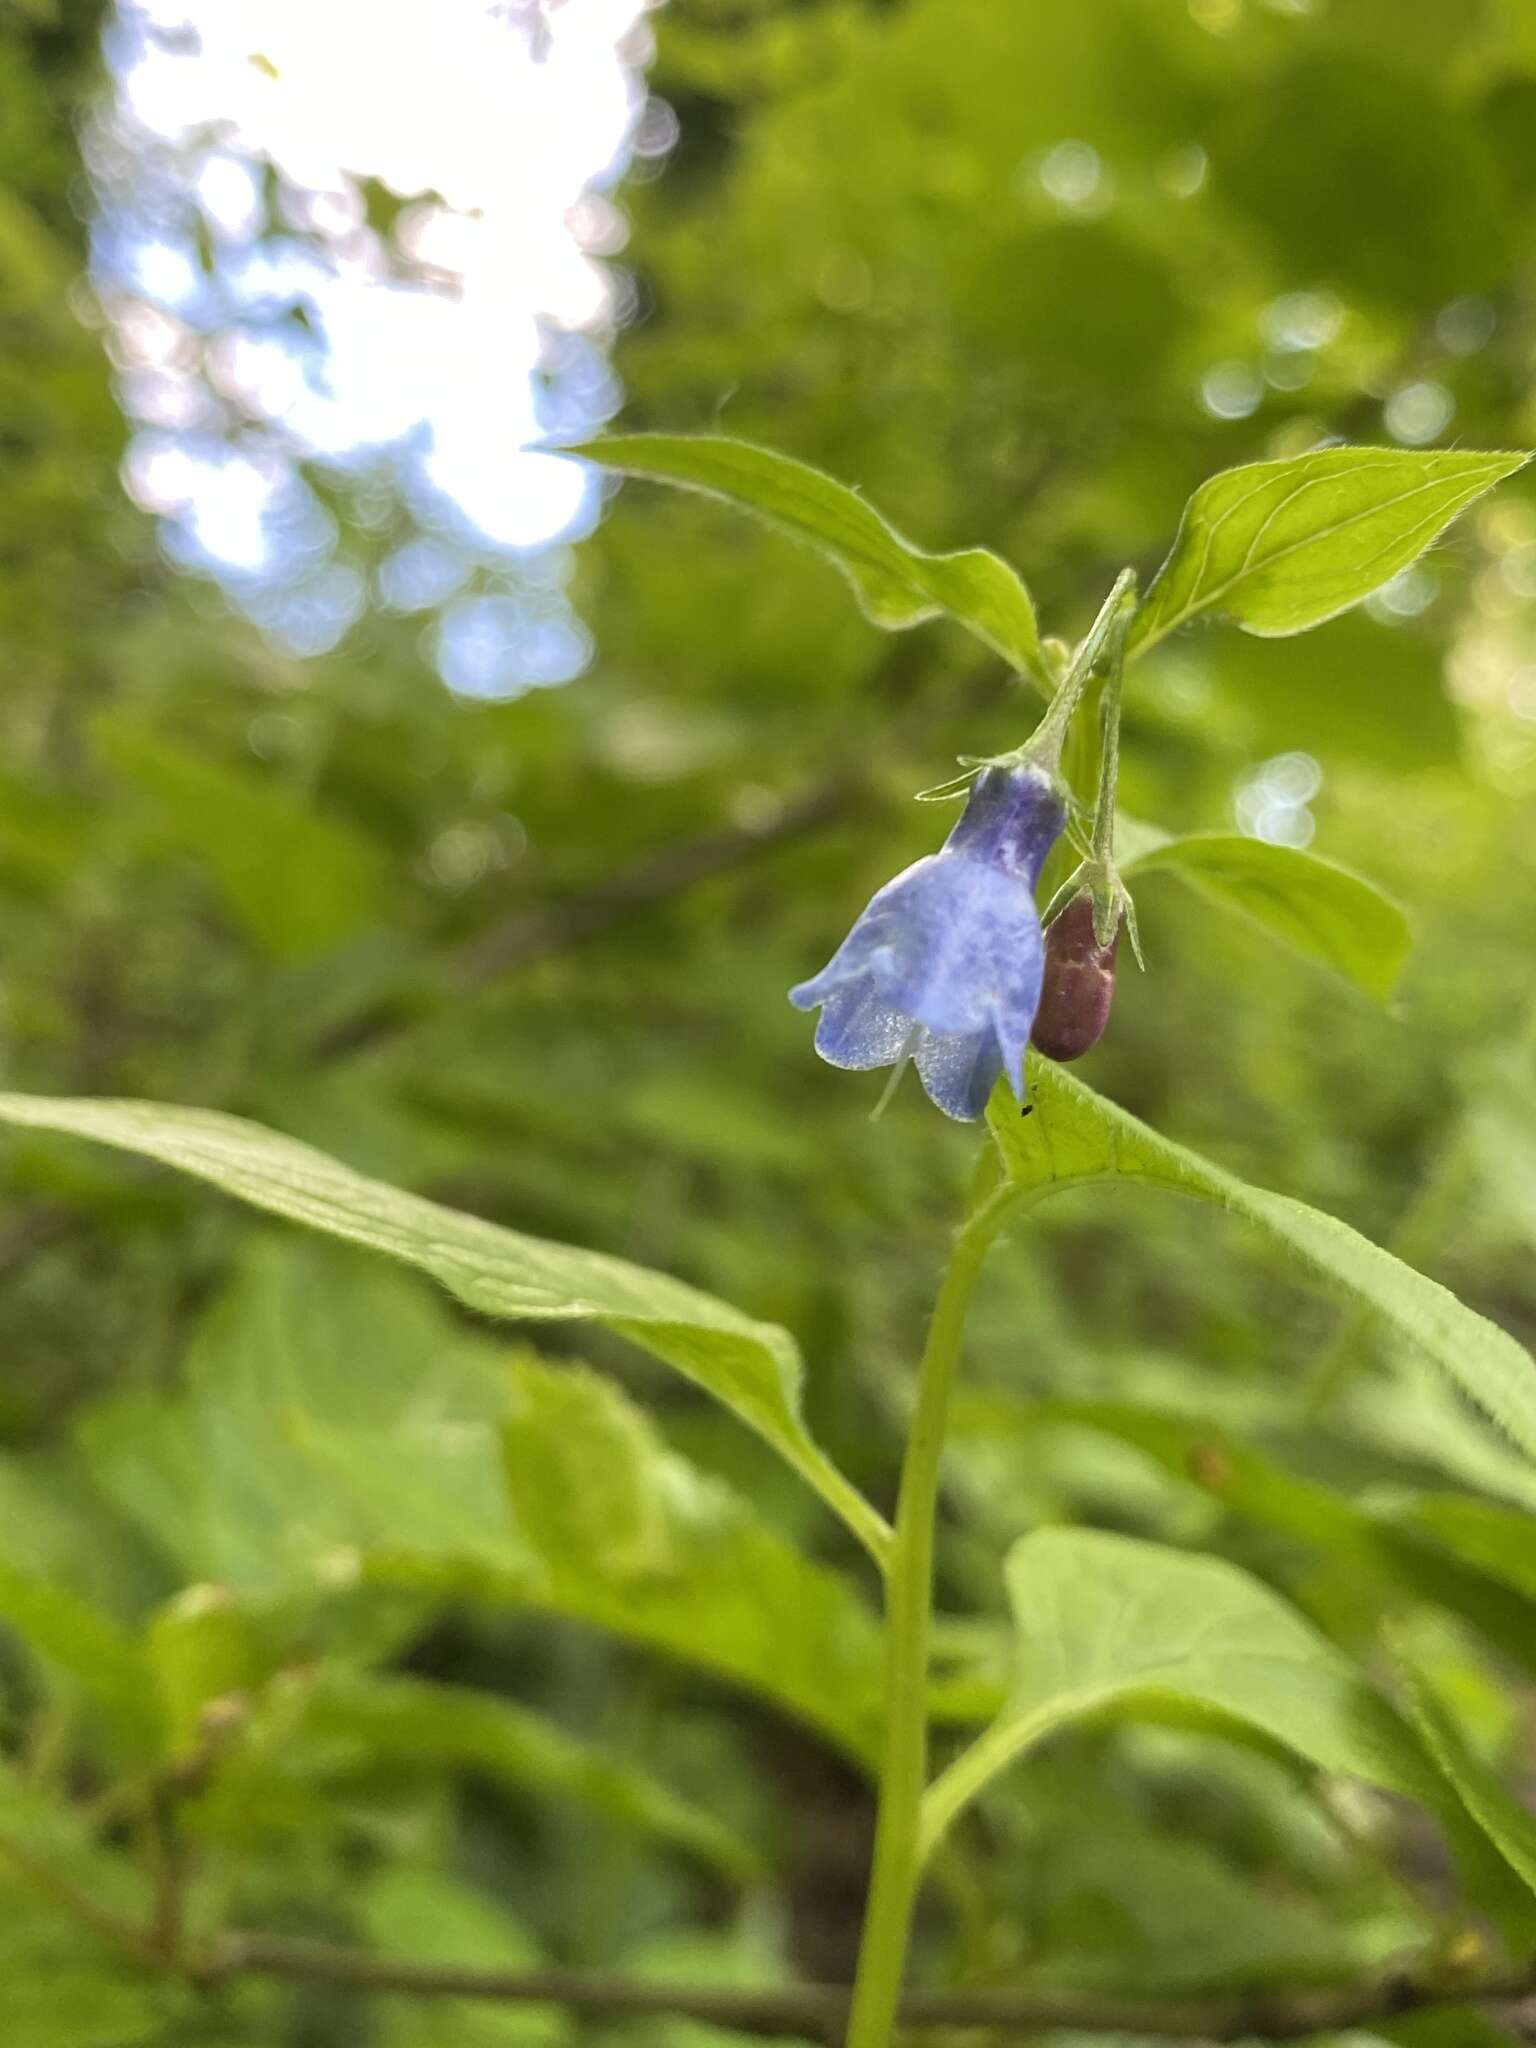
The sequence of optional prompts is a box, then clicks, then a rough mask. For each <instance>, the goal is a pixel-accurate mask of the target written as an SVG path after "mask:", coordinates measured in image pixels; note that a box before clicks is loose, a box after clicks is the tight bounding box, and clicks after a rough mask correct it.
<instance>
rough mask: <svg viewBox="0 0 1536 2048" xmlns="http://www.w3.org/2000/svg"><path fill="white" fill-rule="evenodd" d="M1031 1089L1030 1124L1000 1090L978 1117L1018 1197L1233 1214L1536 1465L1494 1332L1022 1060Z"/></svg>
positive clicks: (1344, 1231) (1376, 1259)
mask: <svg viewBox="0 0 1536 2048" xmlns="http://www.w3.org/2000/svg"><path fill="white" fill-rule="evenodd" d="M1030 1081H1031V1093H1032V1099H1033V1101H1034V1104H1035V1113H1034V1114H1033V1115H1032V1116H1028V1117H1021V1116H1020V1115H1019V1106H1018V1104H1017V1102H1015V1101H1014V1099H1013V1096H1012V1094H1011V1093H1010V1091H1009V1090H1008V1089H1007V1088H1006V1087H1005V1086H1002V1085H1000V1086H999V1088H998V1089H997V1091H996V1093H995V1094H994V1096H993V1099H992V1104H991V1107H990V1109H989V1111H988V1116H989V1120H990V1122H991V1125H992V1130H993V1134H994V1136H995V1137H996V1139H997V1143H998V1147H999V1150H1000V1151H1001V1153H1002V1157H1003V1162H1004V1165H1005V1167H1006V1170H1007V1172H1008V1175H1009V1177H1010V1180H1011V1181H1012V1183H1013V1186H1014V1188H1015V1190H1016V1191H1017V1193H1018V1194H1019V1195H1020V1196H1021V1197H1026V1196H1036V1197H1038V1196H1041V1195H1044V1194H1047V1193H1051V1192H1054V1191H1057V1190H1059V1189H1062V1188H1068V1187H1081V1186H1084V1185H1087V1184H1089V1183H1092V1182H1095V1181H1109V1180H1117V1181H1125V1182H1128V1183H1137V1182H1139V1183H1142V1184H1144V1185H1146V1186H1149V1187H1157V1188H1165V1189H1167V1190H1168V1191H1169V1192H1170V1193H1173V1194H1180V1195H1192V1196H1194V1197H1195V1198H1196V1199H1198V1200H1200V1201H1204V1202H1212V1203H1215V1204H1216V1206H1217V1207H1218V1208H1222V1209H1226V1210H1228V1211H1229V1212H1230V1213H1232V1214H1233V1215H1236V1216H1241V1217H1243V1218H1244V1219H1245V1220H1246V1221H1247V1222H1249V1223H1252V1224H1255V1225H1256V1226H1257V1227H1258V1228H1259V1229H1260V1230H1261V1231H1263V1233H1264V1234H1265V1236H1266V1237H1268V1238H1269V1239H1270V1240H1271V1242H1272V1243H1273V1244H1275V1245H1276V1246H1278V1248H1279V1249H1280V1250H1281V1251H1283V1252H1284V1253H1285V1254H1286V1255H1287V1256H1288V1257H1289V1258H1292V1259H1294V1260H1296V1261H1297V1262H1298V1264H1300V1265H1301V1266H1303V1267H1304V1268H1305V1269H1306V1270H1307V1271H1308V1272H1310V1273H1312V1274H1314V1275H1315V1276H1316V1277H1317V1278H1318V1279H1320V1280H1322V1281H1323V1282H1324V1283H1325V1284H1326V1285H1327V1286H1328V1287H1329V1288H1330V1289H1331V1290H1332V1291H1333V1292H1335V1293H1337V1294H1341V1295H1343V1296H1345V1297H1346V1298H1348V1299H1352V1300H1355V1301H1358V1302H1361V1303H1363V1304H1364V1305H1365V1306H1366V1307H1368V1308H1370V1309H1371V1310H1373V1311H1374V1312H1375V1313H1376V1314H1377V1315H1378V1316H1379V1317H1380V1318H1381V1320H1382V1322H1383V1323H1384V1324H1385V1325H1386V1326H1387V1327H1388V1328H1389V1329H1390V1330H1391V1331H1393V1332H1394V1334H1395V1335H1396V1336H1398V1337H1399V1338H1401V1339H1403V1340H1404V1341H1405V1342H1406V1343H1408V1344H1410V1345H1412V1346H1414V1347H1415V1348H1416V1349H1417V1350H1419V1351H1421V1352H1422V1353H1424V1354H1425V1355H1426V1356H1427V1357H1428V1358H1430V1359H1431V1360H1432V1361H1433V1362H1434V1363H1435V1364H1436V1365H1437V1366H1439V1368H1440V1370H1441V1371H1442V1372H1444V1373H1445V1374H1446V1375H1447V1377H1448V1378H1449V1379H1451V1380H1452V1381H1454V1382H1455V1384H1456V1385H1457V1386H1458V1387H1459V1388H1460V1389H1461V1391H1462V1392H1463V1393H1464V1394H1467V1395H1468V1396H1470V1398H1471V1399H1472V1400H1473V1401H1474V1402H1475V1403H1476V1404H1477V1406H1478V1407H1479V1408H1481V1409H1482V1411H1483V1412H1484V1414H1486V1415H1488V1416H1490V1417H1491V1418H1492V1419H1493V1421H1495V1422H1496V1423H1498V1424H1499V1426H1500V1427H1501V1428H1502V1429H1503V1430H1505V1431H1506V1432H1507V1434H1508V1435H1509V1436H1510V1437H1511V1438H1513V1440H1514V1441H1515V1442H1516V1443H1517V1444H1518V1445H1520V1447H1521V1448H1522V1449H1523V1450H1524V1451H1526V1452H1527V1453H1529V1454H1530V1455H1532V1456H1536V1365H1533V1363H1532V1360H1531V1356H1530V1353H1529V1352H1528V1351H1526V1350H1525V1348H1524V1346H1523V1345H1520V1344H1518V1343H1516V1341H1515V1339H1514V1338H1513V1337H1511V1336H1510V1335H1509V1334H1508V1333H1507V1332H1506V1331H1504V1330H1501V1329H1500V1328H1499V1327H1498V1325H1497V1324H1495V1323H1490V1322H1489V1321H1488V1320H1487V1319H1486V1318H1485V1317H1483V1316H1480V1315H1477V1314H1476V1313H1475V1312H1474V1311H1473V1310H1471V1309H1469V1308H1466V1307H1464V1306H1463V1305H1462V1303H1461V1302H1459V1301H1458V1300H1457V1299H1456V1297H1455V1295H1454V1294H1452V1293H1451V1292H1450V1291H1449V1290H1448V1289H1447V1288H1444V1287H1442V1286H1440V1285H1439V1283H1438V1282H1436V1281H1434V1280H1430V1279H1428V1278H1427V1277H1426V1276H1425V1275H1424V1274H1422V1273H1420V1272H1417V1271H1416V1270H1415V1269H1414V1268H1413V1267H1412V1266H1406V1265H1404V1264H1403V1262H1402V1261H1401V1260H1400V1259H1395V1258H1393V1256H1392V1254H1391V1253H1390V1252H1385V1251H1383V1250H1382V1249H1381V1248H1380V1246H1378V1245H1374V1244H1372V1243H1371V1242H1370V1240H1369V1239H1368V1238H1364V1237H1361V1236H1360V1234H1359V1232H1358V1231H1354V1230H1351V1229H1350V1227H1349V1225H1348V1224H1347V1223H1341V1222H1340V1221H1339V1220H1338V1218H1337V1217H1334V1216H1325V1215H1323V1214H1322V1213H1321V1211H1319V1210H1317V1209H1310V1208H1308V1206H1307V1205H1306V1203H1305V1202H1298V1201H1294V1200H1293V1199H1292V1198H1291V1197H1290V1196H1288V1195H1275V1194H1271V1193H1270V1192H1269V1191H1268V1189H1266V1188H1256V1187H1252V1186H1250V1185H1249V1184H1248V1183H1247V1182H1246V1181H1241V1180H1239V1179H1238V1178H1237V1177H1236V1176H1235V1175H1234V1174H1230V1173H1226V1172H1223V1170H1222V1169H1221V1168H1220V1167H1219V1166H1213V1165H1212V1164H1211V1163H1210V1162H1209V1161H1208V1160H1205V1159H1202V1158H1201V1157H1200V1156H1199V1154H1198V1153H1195V1152H1191V1151H1189V1150H1188V1149H1187V1148H1186V1147H1184V1146H1183V1145H1176V1144H1174V1143H1173V1141H1172V1140H1171V1139H1168V1138H1164V1137H1160V1136H1159V1135H1158V1133H1157V1132H1156V1131H1153V1130H1150V1129H1149V1128H1148V1127H1147V1125H1146V1124H1144V1123H1142V1122H1140V1121H1139V1119H1138V1118H1136V1117H1133V1116H1131V1115H1129V1114H1128V1113H1127V1112H1126V1111H1125V1110H1123V1109H1120V1108H1118V1107H1117V1106H1116V1105H1115V1104H1114V1103H1112V1102H1109V1101H1107V1100H1106V1099H1105V1098H1104V1097H1103V1096H1102V1095H1097V1094H1095V1093H1094V1091H1093V1090H1092V1089H1091V1088H1089V1087H1087V1086H1086V1085H1085V1084H1084V1083H1083V1082H1081V1081H1078V1080H1075V1079H1074V1078H1073V1077H1072V1075H1070V1074H1068V1073H1067V1072H1066V1071H1065V1070H1064V1069H1063V1068H1061V1067H1058V1066H1055V1065H1053V1064H1052V1063H1051V1062H1050V1061H1049V1060H1042V1059H1039V1058H1038V1057H1036V1056H1034V1055H1031V1059H1030Z"/></svg>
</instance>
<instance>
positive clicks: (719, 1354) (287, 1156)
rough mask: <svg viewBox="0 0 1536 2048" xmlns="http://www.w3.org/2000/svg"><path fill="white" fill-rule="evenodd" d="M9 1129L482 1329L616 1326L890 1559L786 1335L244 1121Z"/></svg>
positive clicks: (73, 1120)
mask: <svg viewBox="0 0 1536 2048" xmlns="http://www.w3.org/2000/svg"><path fill="white" fill-rule="evenodd" d="M0 1122H6V1123H12V1124H20V1125H24V1126H27V1127H30V1128H34V1129H38V1130H50V1131H60V1132H64V1133H66V1134H68V1135H72V1136H75V1137H81V1138H92V1139H95V1140H96V1141H97V1142H98V1143H100V1144H104V1145H116V1146H117V1147H119V1149H121V1150H123V1151H126V1152H134V1153H137V1154H138V1155H139V1156H140V1157H141V1158H145V1159H155V1160H159V1161H160V1162H161V1164H163V1165H165V1166H173V1167H175V1168H176V1169H177V1170H178V1171H179V1172H181V1173H187V1174H191V1175H192V1176H193V1177H194V1178H195V1179H197V1180H202V1181H207V1182H209V1183H210V1184H211V1185H212V1186H214V1187H217V1188H222V1189H223V1191H224V1192H225V1193H226V1194H230V1195H235V1196H237V1197H238V1198H239V1199H240V1200H241V1201H243V1202H249V1203H251V1204H252V1205H253V1206H254V1207H255V1208H258V1209H265V1210H267V1211H269V1212H270V1213H271V1214H272V1215H274V1216H284V1217H287V1218H288V1219H289V1221H291V1222H294V1223H302V1224H305V1225H306V1226H307V1227H308V1228H309V1229H311V1230H319V1231H323V1232H325V1233H326V1234H327V1235H329V1236H331V1237H339V1238H344V1239H345V1240H346V1241H347V1242H349V1243H351V1244H360V1245H364V1246H366V1247H368V1248H369V1249H370V1250H373V1251H377V1252H383V1253H384V1254H385V1255H386V1256H388V1257H390V1258H394V1259H399V1260H401V1261H402V1262H403V1263H404V1264H406V1265H409V1266H416V1267H418V1268H419V1269H420V1270H421V1271H422V1272H424V1273H430V1274H431V1275H432V1277H433V1278H434V1279H435V1280H438V1281H440V1282H441V1284H442V1285H443V1286H444V1287H446V1288H447V1289H448V1290H449V1292H450V1293H451V1294H455V1295H457V1296H458V1298H459V1300H460V1301H462V1302H464V1303H466V1304H467V1305H468V1306H469V1307H470V1308H474V1309H479V1310H480V1311H481V1312H482V1313H483V1314H485V1315H489V1316H506V1317H511V1318H514V1319H529V1320H537V1321H545V1322H553V1321H571V1320H591V1321H595V1322H601V1323H606V1324H607V1325H608V1327H609V1328H610V1329H613V1330H616V1331H617V1332H618V1333H619V1334H620V1335H621V1336H624V1337H628V1338H629V1339H630V1340H631V1341H632V1342H633V1343H636V1344H639V1345H641V1346H642V1347H643V1348H644V1349H645V1350H647V1351H650V1352H652V1353H654V1355H655V1356H656V1357H658V1358H661V1359H664V1360H665V1361H666V1363H667V1364H668V1365H672V1366H675V1367H676V1368H677V1370H678V1371H679V1372H681V1373H683V1374H685V1375H686V1376H687V1377H688V1378H689V1379H691V1380H692V1381H693V1382H694V1384H695V1385H696V1386H699V1387H701V1388H703V1390H704V1391H705V1392H706V1393H708V1394H711V1395H713V1396H714V1398H715V1399H716V1400H718V1401H721V1402H723V1403H724V1404H725V1406H726V1407H727V1408H729V1409H731V1410H732V1412H733V1413H734V1414H736V1415H738V1416H739V1417H740V1418H741V1420H742V1421H743V1422H745V1423H746V1424H747V1425H748V1427H749V1428H751V1429H754V1430H756V1431H757V1433H758V1434H759V1435H760V1436H761V1437H763V1438H764V1439H765V1441H766V1442H768V1443H770V1444H771V1445H772V1446H773V1448H774V1449H775V1450H776V1451H777V1452H778V1453H779V1455H780V1456H781V1457H783V1458H784V1459H785V1460H786V1461H787V1462H788V1463H789V1464H790V1465H791V1466H793V1468H794V1469H795V1471H797V1472H798V1473H799V1474H800V1476H801V1477H802V1478H803V1479H804V1480H805V1481H806V1482H807V1484H808V1485H810V1486H811V1487H813V1488H814V1489H815V1491H816V1492H817V1493H818V1494H820V1496H821V1498H822V1499H823V1500H824V1501H825V1502H826V1504H827V1505H828V1507H830V1508H831V1509H832V1511H833V1512H834V1513H835V1514H837V1515H839V1516H841V1518H842V1519H843V1521H844V1522H846V1524H847V1525H848V1527H849V1528H850V1529H851V1530H852V1532H853V1534H854V1535H855V1536H856V1537H857V1538H858V1539H859V1541H860V1542H861V1543H862V1544H863V1545H864V1546H865V1548H866V1549H867V1550H869V1551H870V1553H871V1555H872V1556H874V1557H875V1558H876V1559H877V1560H883V1558H884V1556H885V1553H886V1550H887V1547H888V1545H889V1541H890V1532H889V1530H888V1528H887V1527H886V1524H885V1523H884V1521H883V1520H882V1519H881V1517H880V1516H879V1515H878V1514H877V1513H876V1512H875V1510H874V1509H873V1508H872V1507H871V1506H870V1505H869V1503H868V1502H867V1501H866V1500H865V1499H864V1498H863V1496H862V1495H861V1494H860V1493H859V1492H858V1491H857V1490H856V1489H855V1488H854V1487H853V1486H852V1485H850V1483H849V1482H848V1480H846V1479H845V1478H844V1477H843V1475H842V1474H841V1473H840V1472H839V1471H838V1470H837V1468H836V1467H835V1466H834V1465H833V1464H832V1463H831V1461H830V1460H829V1459H828V1458H827V1456H826V1455H825V1453H824V1452H823V1451H822V1450H821V1449H820V1448H819V1447H818V1446H817V1444H816V1443H815V1442H814V1441H813V1439H812V1437H811V1435H810V1433H809V1431H808V1430H807V1429H806V1427H805V1423H804V1420H803V1419H802V1417H801V1413H800V1376H801V1366H800V1357H799V1353H798V1352H797V1351H796V1349H795V1345H794V1341H793V1339H792V1338H791V1337H790V1335H789V1333H788V1332H787V1331H786V1330H782V1329H780V1328H779V1327H778V1326H777V1325H776V1324H773V1323H759V1322H755V1321H753V1319H752V1318H751V1317H750V1316H745V1315H743V1314H742V1313H741V1312H740V1311H739V1310H737V1309H733V1308H730V1307H728V1306H727V1305H726V1303H724V1302H721V1301H716V1300H714V1299H713V1298H712V1297H711V1296H710V1295H707V1294H703V1293H701V1292H700V1291H699V1290H698V1289H697V1288H694V1287H688V1286H685V1285H684V1284H683V1282H682V1281H680V1280H673V1279H671V1278H670V1277H668V1275H666V1274H664V1273H652V1272H648V1271H647V1270H646V1269H645V1268H644V1267H643V1266H633V1265H630V1264H629V1263H628V1262H627V1261H626V1260H623V1259H616V1258H610V1257H609V1256H607V1255H606V1254H605V1253H603V1252H592V1251H585V1250H581V1249H578V1248H577V1247H576V1246H573V1245H562V1244H552V1243H550V1242H549V1241H548V1240H547V1239H544V1238H538V1237H527V1236H524V1235H523V1234H522V1233H521V1232H520V1231H515V1230H508V1229H506V1228H504V1227H503V1226H502V1225H500V1224H496V1223H488V1222H486V1221H485V1220H484V1219H483V1218H481V1217H478V1216H466V1215H463V1214H461V1213H460V1212H459V1211H458V1210H455V1209H445V1208H443V1207H441V1206H440V1205H439V1204H438V1203H436V1202H429V1201H426V1200H424V1199H423V1198H422V1197H421V1196H419V1195H411V1194H406V1193H403V1192H402V1191H401V1190H400V1189H398V1188H391V1187H387V1186H386V1185H385V1184H384V1183H383V1182H382V1181H376V1180H370V1179H369V1178H368V1177H367V1176H366V1175H364V1174H360V1173H354V1172H353V1171H352V1170H351V1168H350V1167H347V1166H343V1165H342V1164H341V1163H340V1162H339V1161H338V1160H335V1159H331V1158H328V1157H327V1156H326V1154H325V1153H323V1152H317V1151H315V1150H314V1149H313V1148H312V1147H311V1146H309V1145H302V1144H300V1143H298V1141H297V1140H295V1139H293V1138H284V1137H280V1136H279V1135H278V1134H277V1133H276V1132H274V1131H268V1130H264V1129H263V1128H262V1127H261V1125H259V1124H253V1123H247V1122H246V1121H245V1120H244V1119H243V1118H240V1117H232V1116H224V1115H221V1114H219V1113H218V1112H216V1111H213V1110H203V1109H182V1108H178V1107H175V1106H174V1105H172V1104H166V1103H154V1102H113V1101H95V1100H83V1099H68V1098H50V1097H47V1096H40V1095H6V1096H0Z"/></svg>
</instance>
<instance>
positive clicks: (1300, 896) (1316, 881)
mask: <svg viewBox="0 0 1536 2048" xmlns="http://www.w3.org/2000/svg"><path fill="white" fill-rule="evenodd" d="M1126 836H1127V840H1128V847H1127V850H1126V851H1125V854H1124V857H1123V858H1122V860H1121V863H1120V869H1121V873H1122V874H1124V875H1126V876H1127V877H1129V876H1132V875H1144V874H1149V873H1153V872H1155V871H1156V870H1158V869H1160V868H1161V869H1166V870H1168V871H1169V872H1170V873H1172V874H1175V875H1177V876H1178V877H1179V879H1180V880H1181V881H1183V882H1186V883H1188V885H1189V886H1190V888H1192V889H1193V890H1194V891H1195V893H1196V895H1198V896H1203V897H1204V898H1205V899H1206V900H1207V901H1208V902H1213V903H1217V904H1219V905H1220V906H1221V907H1222V909H1224V910H1235V911H1237V912H1238V913H1239V915H1241V916H1243V917H1246V918H1248V919H1249V920H1250V921H1251V922H1252V923H1254V924H1257V925H1260V926H1261V927H1262V928H1263V929H1264V930H1265V931H1267V932H1268V933H1269V934H1270V935H1271V937H1273V938H1277V939H1279V940H1280V941H1281V943H1282V944H1283V945H1286V946H1289V947H1290V948H1291V949H1292V950H1293V951H1294V952H1297V953H1301V954H1303V955H1304V956H1305V957H1306V958H1308V959H1311V960H1315V961H1318V962H1320V963H1321V964H1322V965H1323V966H1324V967H1328V968H1331V969H1332V970H1333V971H1334V972H1335V973H1338V974H1342V975H1344V976H1345V977H1346V978H1347V979H1348V980H1350V981H1353V982H1356V983H1357V984H1358V985H1359V986H1360V987H1361V988H1363V989H1365V990H1366V991H1367V993H1368V994H1370V995H1373V996H1376V997H1378V998H1381V999H1383V1000H1384V999H1385V998H1386V997H1387V996H1389V995H1390V994H1391V993H1392V990H1393V989H1394V987H1395V986H1396V985H1397V979H1398V976H1399V975H1400V974H1401V973H1402V970H1403V963H1404V962H1405V961H1406V959H1407V957H1408V954H1409V951H1410V950H1411V948H1412V944H1413V935H1412V933H1411V931H1410V930H1409V926H1408V920H1407V918H1406V917H1405V916H1404V915H1403V912H1402V911H1401V910H1400V909H1399V908H1398V906H1397V905H1396V904H1395V903H1394V902H1393V901H1392V899H1391V898H1390V897H1389V896H1385V895H1383V893H1382V892H1381V890H1380V889H1378V888H1377V887H1376V885H1375V884H1374V883H1373V882H1368V881H1367V880H1366V879H1365V877H1364V876H1363V875H1357V874H1356V873H1354V871H1353V870H1352V869H1350V868H1346V867H1340V866H1339V865H1338V864H1337V863H1336V862H1334V861H1331V860H1321V859H1319V857H1318V856H1317V855H1316V854H1315V853H1305V852H1303V851H1302V850H1301V849H1300V848H1299V847H1294V846H1271V845H1270V844H1269V843H1268V842H1267V841H1266V840H1263V839H1250V838H1248V837H1247V836H1246V835H1245V834H1243V833H1240V832H1196V833H1191V834H1190V835H1189V836H1188V837H1186V838H1183V839H1168V838H1164V837H1163V835H1162V834H1160V833H1159V832H1158V831H1157V829H1156V827H1155V826H1151V825H1141V824H1134V825H1133V826H1132V830H1131V832H1130V833H1129V834H1128V835H1126Z"/></svg>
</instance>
